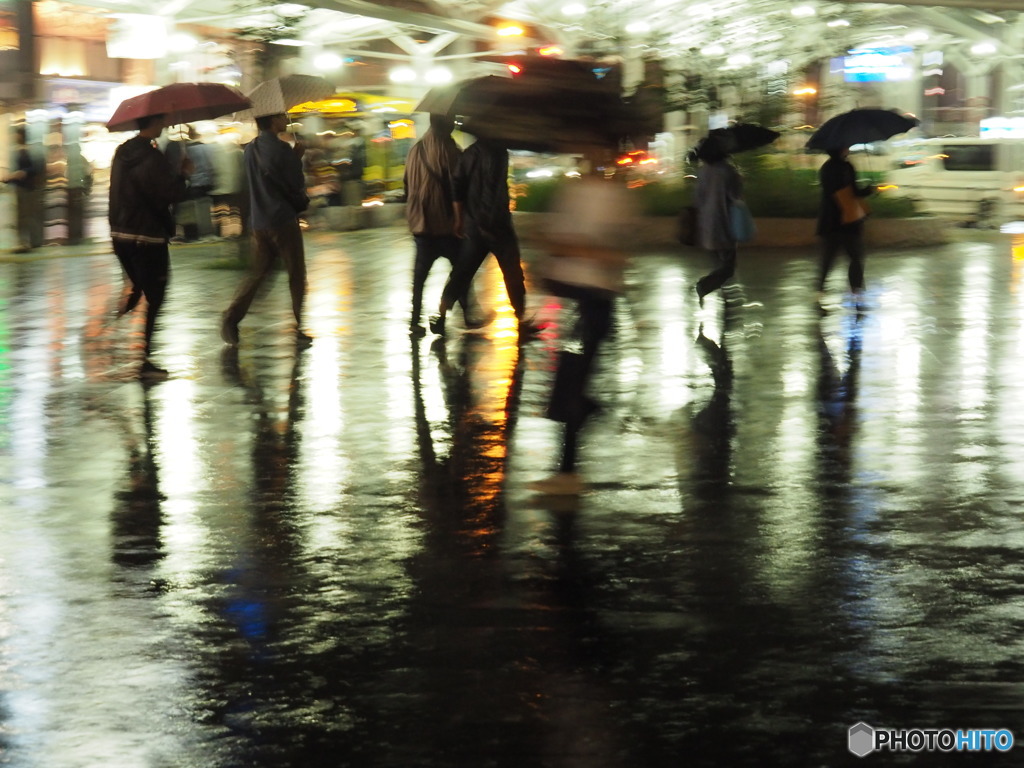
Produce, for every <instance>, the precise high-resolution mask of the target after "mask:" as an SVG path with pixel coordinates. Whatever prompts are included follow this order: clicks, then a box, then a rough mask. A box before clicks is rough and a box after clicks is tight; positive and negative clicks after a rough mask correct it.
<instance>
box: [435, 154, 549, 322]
mask: <svg viewBox="0 0 1024 768" xmlns="http://www.w3.org/2000/svg"><path fill="white" fill-rule="evenodd" d="M455 236H456V237H459V238H462V245H461V252H460V255H459V260H458V263H457V264H456V265H455V267H454V268H453V269H452V272H451V274H450V275H449V276H448V282H447V284H446V285H445V287H444V292H443V293H442V294H441V303H440V306H439V307H438V314H437V315H436V316H435V317H433V318H431V320H430V330H431V331H433V332H434V333H437V334H442V335H443V334H444V326H445V316H446V315H447V313H448V310H449V309H450V308H451V306H452V305H453V304H454V303H455V301H456V300H457V299H458V297H459V296H462V295H464V294H465V292H466V291H467V290H468V289H469V286H470V284H471V283H472V282H473V276H474V275H476V273H477V271H478V270H479V269H480V265H481V264H483V263H484V259H486V258H487V254H489V253H493V254H494V258H495V259H497V260H498V266H499V267H500V268H501V274H502V277H503V278H504V280H505V291H506V293H508V298H509V301H510V302H511V303H512V309H513V310H515V313H516V319H517V320H518V321H519V334H520V337H522V336H528V335H531V334H533V333H535V332H536V331H537V328H536V327H535V326H533V325H532V324H530V323H529V322H527V320H526V284H525V280H524V277H523V266H522V263H521V262H520V254H519V238H518V237H516V230H515V227H513V226H512V212H511V210H509V196H508V150H507V149H505V148H504V147H502V146H500V145H498V144H495V143H493V142H490V141H487V140H485V139H479V140H477V141H476V143H474V144H473V145H472V146H471V147H469V149H467V150H466V151H465V152H463V153H462V157H461V158H459V165H458V169H457V171H456V173H455Z"/></svg>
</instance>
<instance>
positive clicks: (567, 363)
mask: <svg viewBox="0 0 1024 768" xmlns="http://www.w3.org/2000/svg"><path fill="white" fill-rule="evenodd" d="M585 385H586V371H585V370H584V363H583V355H581V354H579V353H577V352H569V351H567V350H562V351H561V352H559V353H558V368H557V369H556V370H555V381H554V384H552V386H551V397H550V399H549V400H548V408H547V413H546V416H547V417H548V418H549V419H551V420H552V421H561V422H569V421H571V420H572V419H573V418H574V417H575V416H577V415H578V414H579V413H580V412H581V411H582V408H583V402H584V396H583V388H584V386H585Z"/></svg>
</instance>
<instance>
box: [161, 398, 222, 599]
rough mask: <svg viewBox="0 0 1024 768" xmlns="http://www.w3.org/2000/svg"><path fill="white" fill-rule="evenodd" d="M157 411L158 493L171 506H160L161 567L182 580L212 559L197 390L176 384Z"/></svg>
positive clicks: (162, 400)
mask: <svg viewBox="0 0 1024 768" xmlns="http://www.w3.org/2000/svg"><path fill="white" fill-rule="evenodd" d="M150 396H151V397H152V398H153V403H154V407H155V408H157V409H158V412H157V418H156V422H155V424H154V431H155V434H154V435H153V440H152V445H153V446H156V454H157V465H158V466H159V467H160V487H161V489H164V493H165V494H166V496H167V500H166V501H165V502H164V503H163V504H162V505H161V509H162V510H163V512H164V525H163V528H162V530H161V536H162V538H163V542H164V548H165V550H166V553H167V556H166V557H165V558H164V559H163V560H162V562H161V566H160V567H161V570H163V571H166V576H165V577H166V578H175V579H177V578H180V577H181V576H184V575H187V574H193V575H194V574H195V573H196V572H197V571H199V570H200V569H201V562H200V560H201V558H202V557H204V556H209V548H208V547H207V546H206V541H207V539H208V538H209V531H208V530H207V527H206V525H205V523H204V521H203V519H202V517H201V516H200V515H199V514H198V513H199V501H198V497H199V494H200V491H201V490H202V489H201V487H200V486H201V485H202V484H203V482H204V479H203V461H202V458H201V456H200V446H199V441H198V439H197V438H196V416H197V414H196V406H197V403H196V384H195V382H194V381H191V380H189V379H172V380H171V381H167V382H165V383H163V384H161V385H160V386H159V387H157V388H154V389H153V390H152V393H151V395H150Z"/></svg>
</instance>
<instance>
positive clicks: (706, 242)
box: [694, 136, 743, 307]
mask: <svg viewBox="0 0 1024 768" xmlns="http://www.w3.org/2000/svg"><path fill="white" fill-rule="evenodd" d="M696 155H697V157H698V158H699V159H700V163H701V165H700V169H699V170H698V171H697V190H696V194H695V195H694V199H695V200H696V201H697V237H698V240H697V242H698V245H700V246H701V247H702V248H704V249H706V250H708V251H710V252H711V253H712V254H714V257H715V261H717V265H716V266H715V268H714V269H713V270H712V271H711V272H709V273H708V274H706V275H704V277H702V278H701V279H700V280H698V281H697V285H696V286H695V290H696V291H697V300H698V301H699V303H700V305H701V306H702V307H703V306H704V297H705V296H707V295H708V294H709V293H711V292H712V291H714V290H717V289H718V288H721V287H722V286H723V285H724V284H725V282H726V281H727V280H728V279H729V278H731V277H732V276H733V274H735V272H736V238H735V237H734V236H733V234H732V230H731V228H730V226H729V204H730V203H731V202H734V201H736V200H740V199H742V197H743V178H742V177H741V176H740V173H739V171H737V170H736V167H735V166H734V165H733V164H732V163H730V162H729V155H728V154H727V153H726V151H725V146H724V145H723V143H722V141H721V140H720V139H719V138H718V137H717V136H708V137H707V138H706V139H704V140H703V141H702V142H701V144H700V146H699V147H698V148H697V150H696Z"/></svg>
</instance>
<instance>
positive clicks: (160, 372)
mask: <svg viewBox="0 0 1024 768" xmlns="http://www.w3.org/2000/svg"><path fill="white" fill-rule="evenodd" d="M169 375H170V374H169V373H167V371H165V370H164V369H163V368H157V367H156V366H155V365H153V363H151V362H149V360H147V361H146V362H144V363H143V364H142V367H140V368H139V378H140V379H148V380H150V381H156V380H162V379H166V378H167V377H168V376H169Z"/></svg>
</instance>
